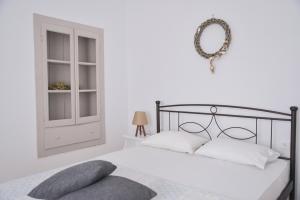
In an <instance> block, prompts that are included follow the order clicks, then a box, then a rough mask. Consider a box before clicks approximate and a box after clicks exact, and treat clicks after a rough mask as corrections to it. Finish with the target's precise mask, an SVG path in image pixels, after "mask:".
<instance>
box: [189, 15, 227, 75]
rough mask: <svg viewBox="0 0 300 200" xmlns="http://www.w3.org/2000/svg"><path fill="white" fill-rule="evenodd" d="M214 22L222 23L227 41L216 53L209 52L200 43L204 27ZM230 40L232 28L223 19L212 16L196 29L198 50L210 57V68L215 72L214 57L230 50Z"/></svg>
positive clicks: (207, 57)
mask: <svg viewBox="0 0 300 200" xmlns="http://www.w3.org/2000/svg"><path fill="white" fill-rule="evenodd" d="M212 24H217V25H220V26H221V27H222V28H223V29H224V31H225V41H224V43H223V45H222V47H221V48H220V49H219V50H217V51H216V52H214V53H207V52H205V51H204V50H203V48H202V47H201V45H200V37H201V35H202V33H203V31H204V29H205V28H207V27H208V26H209V25H212ZM230 42H231V32H230V28H229V26H228V24H227V23H226V22H225V21H224V20H222V19H216V18H211V19H208V20H206V21H205V22H203V23H202V24H201V25H200V26H198V28H197V31H196V33H195V36H194V45H195V48H196V51H197V52H198V53H199V55H201V56H202V57H204V58H206V59H209V63H210V70H211V72H212V73H214V71H215V67H214V65H213V61H214V59H216V58H217V57H221V56H222V55H224V54H225V53H226V51H227V50H228V47H229V45H230Z"/></svg>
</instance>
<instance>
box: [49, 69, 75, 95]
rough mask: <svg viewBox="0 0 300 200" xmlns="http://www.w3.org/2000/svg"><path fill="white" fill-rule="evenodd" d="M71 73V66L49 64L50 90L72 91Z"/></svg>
mask: <svg viewBox="0 0 300 200" xmlns="http://www.w3.org/2000/svg"><path fill="white" fill-rule="evenodd" d="M70 79H71V72H70V65H69V64H58V63H48V89H49V90H70V89H71V80H70Z"/></svg>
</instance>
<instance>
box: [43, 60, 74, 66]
mask: <svg viewBox="0 0 300 200" xmlns="http://www.w3.org/2000/svg"><path fill="white" fill-rule="evenodd" d="M47 61H48V63H56V64H66V65H67V64H71V62H70V61H67V60H55V59H48V60H47Z"/></svg>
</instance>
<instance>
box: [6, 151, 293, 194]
mask: <svg viewBox="0 0 300 200" xmlns="http://www.w3.org/2000/svg"><path fill="white" fill-rule="evenodd" d="M95 159H103V160H108V161H111V162H113V163H114V164H116V165H117V166H118V169H117V170H116V172H115V174H117V175H122V176H125V177H128V178H132V179H133V180H136V181H138V182H141V183H142V184H146V185H148V186H151V187H152V188H155V189H156V191H157V192H158V193H160V194H161V195H159V196H158V197H159V198H157V199H159V200H160V199H161V200H162V199H164V200H165V199H170V200H174V198H172V196H173V197H174V196H176V197H179V195H178V194H179V193H183V191H185V192H187V191H188V190H189V192H190V193H189V194H187V195H186V196H185V198H184V197H182V198H175V199H176V200H177V199H185V200H187V199H188V200H190V199H201V200H202V199H207V200H210V199H218V200H221V199H222V200H223V199H225V200H226V199H233V200H275V199H276V198H277V197H278V196H279V194H280V192H281V191H282V190H283V188H284V187H285V185H286V184H287V182H288V175H289V162H288V161H284V160H277V161H275V162H273V163H270V164H269V165H267V167H266V168H265V170H261V169H257V168H255V167H251V166H245V165H238V164H234V163H231V162H226V161H221V160H216V159H210V158H206V157H202V156H196V155H190V154H184V153H176V152H172V151H167V150H162V149H155V148H151V147H144V146H141V147H135V148H129V149H125V150H122V151H118V152H114V153H110V154H106V155H103V156H100V157H97V158H95ZM119 166H120V167H119ZM58 170H59V169H56V170H52V171H48V172H45V173H40V174H36V175H33V176H30V177H26V178H22V179H19V180H14V181H11V182H8V183H6V184H2V185H0V199H9V200H10V199H17V198H16V197H22V196H26V194H27V193H28V192H29V191H30V190H31V189H33V188H34V187H35V186H36V185H38V184H39V183H40V182H41V181H43V180H45V179H46V178H47V177H49V176H50V175H52V174H53V173H55V172H57V171H58ZM176 183H178V184H176ZM151 184H152V185H151ZM189 188H191V189H189ZM195 188H196V189H197V188H198V189H199V191H196V190H195ZM198 189H197V190H198ZM172 193H173V194H172ZM214 194H216V195H214ZM1 195H2V196H1ZM188 195H190V196H195V198H189V197H190V196H188ZM187 196H188V198H187ZM196 196H197V197H196ZM200 196H201V197H202V196H203V197H204V196H205V198H199V197H200ZM25 199H26V198H25Z"/></svg>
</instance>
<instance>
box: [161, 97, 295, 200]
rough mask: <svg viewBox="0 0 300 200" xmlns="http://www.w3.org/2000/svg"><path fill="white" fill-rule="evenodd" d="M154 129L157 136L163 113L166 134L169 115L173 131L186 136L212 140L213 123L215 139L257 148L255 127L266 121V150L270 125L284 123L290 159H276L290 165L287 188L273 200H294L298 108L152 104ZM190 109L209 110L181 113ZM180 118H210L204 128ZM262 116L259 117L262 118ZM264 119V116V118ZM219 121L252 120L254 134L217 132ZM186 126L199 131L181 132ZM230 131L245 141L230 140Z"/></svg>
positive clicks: (250, 132)
mask: <svg viewBox="0 0 300 200" xmlns="http://www.w3.org/2000/svg"><path fill="white" fill-rule="evenodd" d="M155 103H156V129H157V133H159V132H160V131H161V119H160V117H161V113H167V114H168V119H169V120H168V125H169V130H170V129H171V114H172V115H174V114H175V115H177V124H176V125H177V129H178V130H183V131H185V132H189V133H195V134H197V133H205V134H207V136H208V137H209V138H210V139H212V135H211V134H210V132H209V127H210V126H211V125H212V124H213V123H215V125H216V127H217V129H219V131H220V132H219V134H217V136H216V137H219V136H221V135H223V136H226V137H229V138H232V139H237V140H249V139H253V140H255V143H256V144H257V138H258V131H257V127H258V125H257V123H258V121H259V120H268V121H270V143H269V147H270V148H272V144H273V123H274V122H276V121H286V122H289V123H290V134H291V140H290V156H289V157H280V159H284V160H289V161H290V178H289V182H288V184H287V185H286V186H285V188H284V189H283V191H282V192H281V194H280V196H279V197H278V199H277V200H287V199H288V197H289V199H290V200H295V167H296V121H297V110H298V108H297V107H296V106H292V107H290V110H291V112H290V113H283V112H278V111H273V110H266V109H260V108H251V107H243V106H232V105H217V104H174V105H161V104H160V101H156V102H155ZM187 107H189V108H193V107H203V108H206V109H209V111H208V112H198V111H197V112H194V111H190V110H184V108H187ZM218 108H220V109H222V108H226V109H231V110H233V111H235V112H238V111H242V110H243V111H251V112H253V111H254V112H255V113H257V114H259V115H256V114H255V115H247V114H242V115H240V114H232V113H230V114H228V113H227V114H226V113H221V112H218ZM181 114H191V115H206V116H208V117H210V121H209V123H208V124H207V125H203V124H202V123H199V122H194V121H187V122H180V115H181ZM262 114H263V115H262ZM266 115H267V116H266ZM221 117H230V118H246V119H250V120H254V122H255V131H253V130H250V129H248V128H245V127H241V126H233V127H229V128H225V129H223V128H221V125H220V123H219V118H221ZM187 124H193V125H197V126H199V127H201V130H200V131H188V130H186V128H184V125H187ZM230 129H243V130H244V131H246V132H248V133H249V134H250V136H249V134H248V136H247V137H236V136H232V135H230V134H229V133H228V131H229V130H230Z"/></svg>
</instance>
